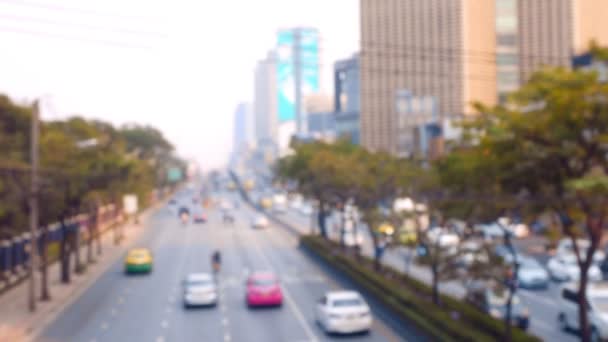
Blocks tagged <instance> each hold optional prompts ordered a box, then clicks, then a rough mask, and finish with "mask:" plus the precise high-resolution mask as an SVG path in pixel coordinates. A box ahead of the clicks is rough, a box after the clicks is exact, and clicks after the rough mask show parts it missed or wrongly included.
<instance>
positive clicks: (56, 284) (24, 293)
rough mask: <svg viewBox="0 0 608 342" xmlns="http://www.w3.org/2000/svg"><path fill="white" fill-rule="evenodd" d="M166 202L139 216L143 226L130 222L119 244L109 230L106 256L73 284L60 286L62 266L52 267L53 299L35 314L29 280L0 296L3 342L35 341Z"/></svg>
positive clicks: (98, 258) (105, 239)
mask: <svg viewBox="0 0 608 342" xmlns="http://www.w3.org/2000/svg"><path fill="white" fill-rule="evenodd" d="M164 202H165V201H164V200H162V201H159V202H158V203H157V204H156V205H154V206H152V207H150V208H148V209H147V210H145V211H144V213H143V214H142V215H141V216H140V224H139V225H134V224H131V223H127V224H125V225H124V226H123V233H124V239H123V241H122V242H121V244H120V245H118V246H116V245H115V244H114V235H113V232H111V231H110V230H109V231H108V232H107V233H106V234H104V235H103V236H102V245H103V253H102V255H97V253H95V263H93V264H88V265H87V269H86V272H84V273H83V274H80V275H78V274H76V273H72V277H71V283H70V284H67V285H66V284H61V282H60V278H59V274H60V267H59V266H60V265H59V263H53V264H52V265H50V266H49V268H48V272H49V292H50V294H51V300H50V301H47V302H42V301H37V303H36V312H34V313H30V312H29V310H28V304H27V303H28V282H27V280H26V281H24V282H23V283H21V284H19V285H17V286H16V287H14V288H12V289H10V290H9V291H7V292H6V293H4V294H3V295H2V296H0V341H11V342H16V341H33V340H35V339H36V337H37V336H38V334H40V333H41V332H42V331H43V330H44V328H45V327H46V326H48V324H50V323H51V322H52V321H53V320H54V319H55V318H56V317H57V316H58V315H59V314H60V313H61V312H62V311H63V310H64V309H65V308H67V307H68V306H69V305H70V304H71V303H73V302H74V301H75V300H76V299H77V298H78V297H80V295H81V294H82V293H83V292H84V291H85V290H86V289H87V288H89V286H91V284H93V283H94V282H95V281H96V280H97V278H98V277H99V276H100V275H101V274H102V273H103V272H104V271H105V270H107V269H108V267H109V266H110V265H111V264H113V263H114V262H115V261H116V260H118V259H119V258H120V257H122V254H123V252H124V251H125V250H126V249H128V248H129V247H130V246H131V245H132V244H133V243H134V242H135V241H137V239H138V237H139V236H140V235H141V233H142V232H143V230H144V229H143V227H144V226H145V224H146V223H147V221H148V219H149V217H150V216H151V215H152V214H153V213H154V212H155V211H156V210H158V209H159V208H160V207H161V206H162V205H163V204H164ZM86 248H87V246H82V247H81V249H80V253H81V256H82V258H81V260H83V263H84V262H86ZM72 267H74V265H73V264H72ZM36 280H37V287H38V288H37V289H36V295H37V296H39V295H40V289H39V286H40V277H39V276H38V277H37V278H36Z"/></svg>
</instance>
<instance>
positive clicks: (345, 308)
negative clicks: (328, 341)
mask: <svg viewBox="0 0 608 342" xmlns="http://www.w3.org/2000/svg"><path fill="white" fill-rule="evenodd" d="M315 319H316V321H317V322H318V323H319V325H320V326H321V327H322V328H323V330H325V332H327V333H341V334H351V333H356V332H364V331H369V330H370V329H371V327H372V315H371V310H370V309H369V305H367V303H366V302H365V299H363V297H362V296H361V295H360V294H359V293H358V292H355V291H330V292H327V293H326V294H325V295H324V296H323V297H321V299H319V301H318V302H317V306H316V310H315Z"/></svg>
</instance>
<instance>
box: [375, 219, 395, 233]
mask: <svg viewBox="0 0 608 342" xmlns="http://www.w3.org/2000/svg"><path fill="white" fill-rule="evenodd" d="M376 231H377V232H378V233H380V234H383V235H386V236H392V235H393V234H394V233H395V227H393V225H392V224H390V223H388V222H384V223H382V224H381V225H379V226H378V229H376Z"/></svg>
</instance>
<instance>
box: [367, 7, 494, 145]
mask: <svg viewBox="0 0 608 342" xmlns="http://www.w3.org/2000/svg"><path fill="white" fill-rule="evenodd" d="M495 26H496V15H495V3H494V1H479V0H425V1H419V0H361V54H360V74H361V78H360V79H361V84H360V86H361V100H360V101H361V102H360V103H361V114H360V118H361V119H360V121H361V144H362V145H363V146H364V147H366V148H369V149H371V150H383V151H387V152H391V153H395V154H397V153H398V130H397V127H398V125H397V113H396V105H395V96H396V94H397V92H398V91H399V90H402V89H407V90H409V91H410V92H412V94H414V95H415V96H427V95H432V96H433V97H435V98H436V101H437V103H438V108H439V116H440V117H461V116H463V115H470V114H472V113H474V108H473V106H472V104H473V102H475V101H479V102H483V103H485V104H489V105H492V104H494V103H495V102H496V96H497V90H496V64H495V62H493V60H492V58H491V54H492V52H493V51H495V48H496V33H495ZM478 51H488V52H489V54H490V56H489V57H488V56H484V55H478V54H475V52H478Z"/></svg>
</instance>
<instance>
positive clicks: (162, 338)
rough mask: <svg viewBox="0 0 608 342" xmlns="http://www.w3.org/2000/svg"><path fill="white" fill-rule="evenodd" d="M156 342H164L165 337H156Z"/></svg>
mask: <svg viewBox="0 0 608 342" xmlns="http://www.w3.org/2000/svg"><path fill="white" fill-rule="evenodd" d="M156 342H165V337H163V336H158V337H157V338H156Z"/></svg>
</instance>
